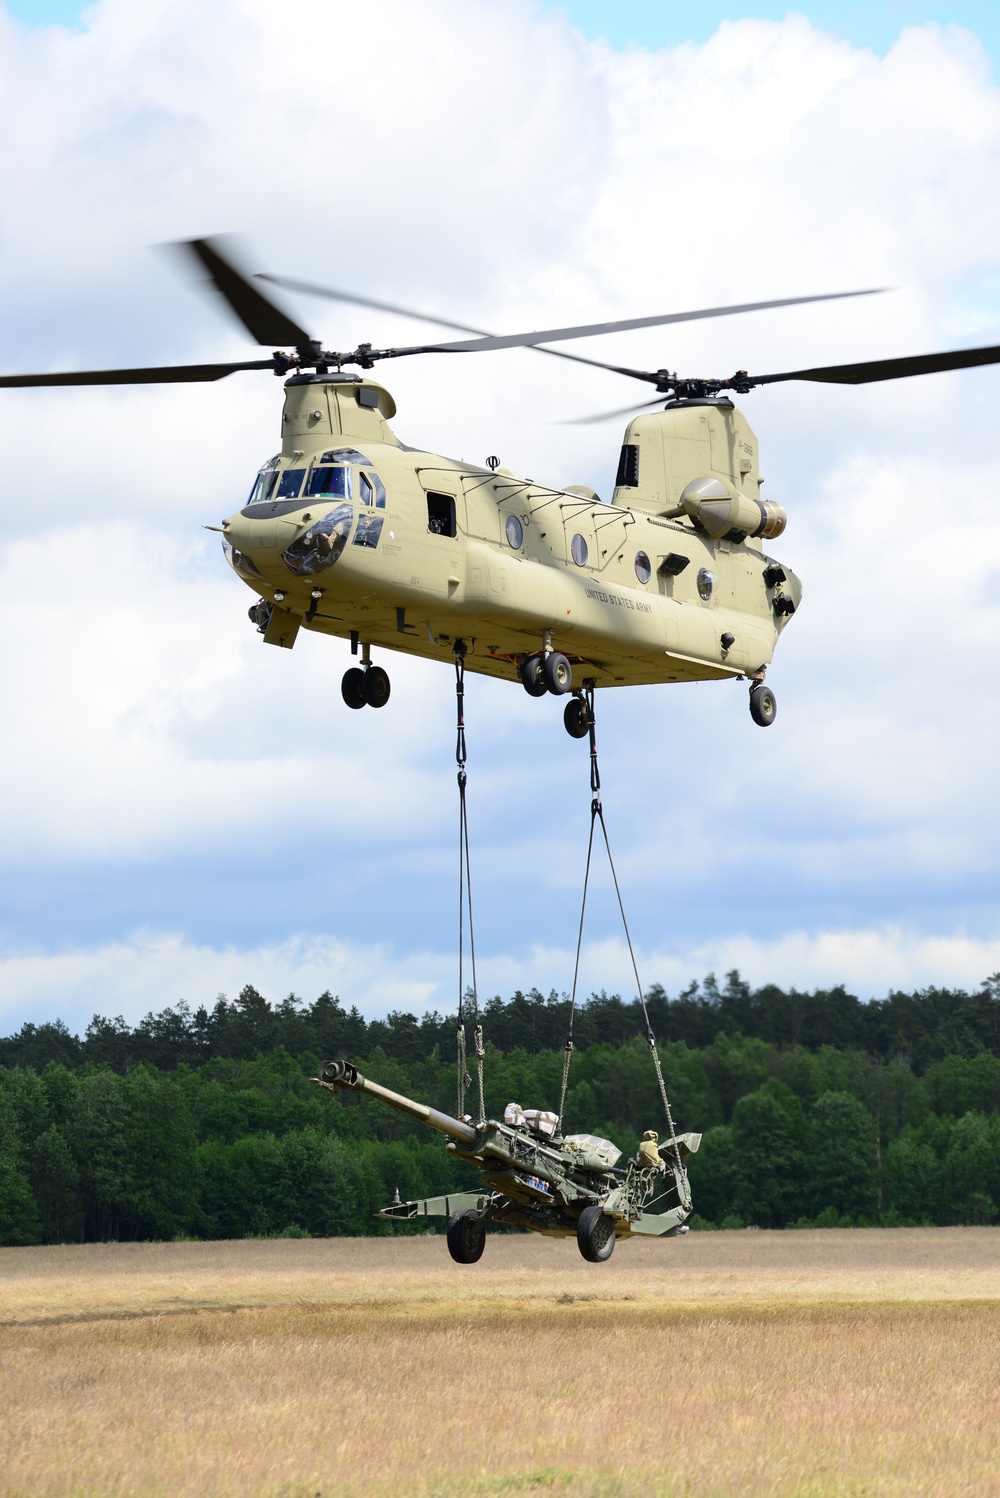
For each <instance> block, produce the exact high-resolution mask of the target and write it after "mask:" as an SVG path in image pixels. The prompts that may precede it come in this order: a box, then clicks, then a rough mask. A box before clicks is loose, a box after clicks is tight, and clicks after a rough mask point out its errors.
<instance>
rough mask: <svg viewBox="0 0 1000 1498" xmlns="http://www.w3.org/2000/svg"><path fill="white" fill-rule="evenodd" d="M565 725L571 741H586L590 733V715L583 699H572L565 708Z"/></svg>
mask: <svg viewBox="0 0 1000 1498" xmlns="http://www.w3.org/2000/svg"><path fill="white" fill-rule="evenodd" d="M563 724H564V726H565V729H566V732H567V733H568V734H569V736H570V738H571V739H585V738H586V737H587V734H588V733H589V732H590V714H589V713H588V711H587V704H586V703H585V702H584V700H583V698H582V697H571V698H570V700H569V701H568V702H567V704H566V706H565V707H564V708H563Z"/></svg>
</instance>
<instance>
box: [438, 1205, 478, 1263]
mask: <svg viewBox="0 0 1000 1498" xmlns="http://www.w3.org/2000/svg"><path fill="white" fill-rule="evenodd" d="M447 1238H448V1252H449V1253H450V1254H451V1256H452V1258H453V1259H454V1260H455V1263H456V1264H475V1263H476V1262H477V1261H478V1260H479V1259H481V1258H482V1257H483V1249H484V1248H485V1247H486V1229H485V1227H484V1226H483V1220H482V1218H481V1217H480V1215H479V1213H478V1212H477V1211H476V1209H475V1207H469V1208H467V1209H466V1211H464V1212H453V1213H452V1214H451V1216H450V1217H449V1218H448V1230H447Z"/></svg>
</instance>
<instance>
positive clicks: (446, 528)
mask: <svg viewBox="0 0 1000 1498" xmlns="http://www.w3.org/2000/svg"><path fill="white" fill-rule="evenodd" d="M427 529H428V530H429V531H430V532H431V533H432V534H433V535H435V536H454V535H455V534H456V528H455V501H454V499H453V498H452V496H451V495H450V494H433V493H431V492H430V491H428V494H427Z"/></svg>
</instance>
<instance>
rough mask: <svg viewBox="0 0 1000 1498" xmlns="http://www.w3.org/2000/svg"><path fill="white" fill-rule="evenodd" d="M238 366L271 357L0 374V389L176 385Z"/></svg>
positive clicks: (258, 364) (266, 362) (270, 364)
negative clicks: (232, 361)
mask: <svg viewBox="0 0 1000 1498" xmlns="http://www.w3.org/2000/svg"><path fill="white" fill-rule="evenodd" d="M240 369H274V360H273V359H249V360H246V361H245V362H244V363H242V364H161V365H158V366H157V365H154V366H153V367H152V368H150V369H84V370H79V369H73V370H65V371H60V372H57V373H56V374H29V375H0V388H5V389H17V388H30V387H32V386H38V385H178V384H188V383H189V382H199V381H203V380H222V379H225V377H226V375H231V374H235V373H236V371H237V370H240Z"/></svg>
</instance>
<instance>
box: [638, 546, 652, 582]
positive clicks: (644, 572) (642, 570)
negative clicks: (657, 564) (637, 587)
mask: <svg viewBox="0 0 1000 1498" xmlns="http://www.w3.org/2000/svg"><path fill="white" fill-rule="evenodd" d="M635 575H636V577H637V578H638V579H639V581H640V582H641V583H648V582H649V579H650V578H651V577H652V575H653V567H652V563H651V562H650V560H649V558H648V556H647V555H646V553H645V552H644V551H637V552H636V554H635Z"/></svg>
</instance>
